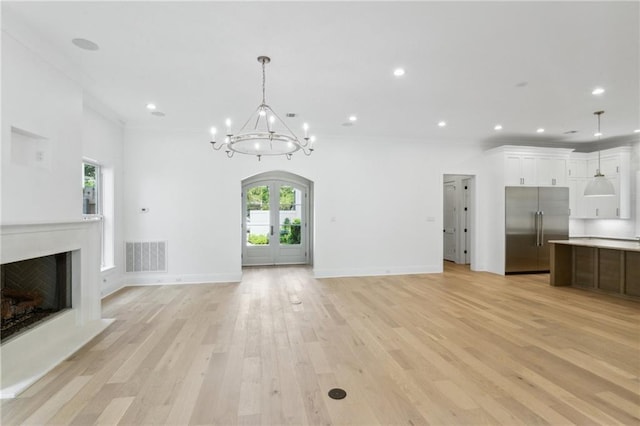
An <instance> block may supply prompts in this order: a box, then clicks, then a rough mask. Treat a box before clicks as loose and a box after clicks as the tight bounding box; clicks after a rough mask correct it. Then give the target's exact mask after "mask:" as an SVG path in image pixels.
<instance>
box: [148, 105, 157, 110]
mask: <svg viewBox="0 0 640 426" xmlns="http://www.w3.org/2000/svg"><path fill="white" fill-rule="evenodd" d="M147 109H148V110H149V111H153V110H154V109H156V104H147Z"/></svg>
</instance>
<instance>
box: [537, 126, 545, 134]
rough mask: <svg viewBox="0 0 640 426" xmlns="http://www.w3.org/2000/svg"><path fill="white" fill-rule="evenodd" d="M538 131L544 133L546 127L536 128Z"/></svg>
mask: <svg viewBox="0 0 640 426" xmlns="http://www.w3.org/2000/svg"><path fill="white" fill-rule="evenodd" d="M536 133H544V129H543V128H542V127H540V128H539V129H538V130H536Z"/></svg>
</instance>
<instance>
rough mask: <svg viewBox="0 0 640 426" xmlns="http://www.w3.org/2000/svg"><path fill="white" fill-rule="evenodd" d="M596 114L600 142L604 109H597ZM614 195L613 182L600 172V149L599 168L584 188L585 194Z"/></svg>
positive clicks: (590, 195)
mask: <svg viewBox="0 0 640 426" xmlns="http://www.w3.org/2000/svg"><path fill="white" fill-rule="evenodd" d="M594 114H595V115H597V116H598V133H596V135H597V136H598V142H600V136H602V133H601V132H600V116H601V115H602V114H604V111H596V112H594ZM614 195H616V191H615V189H614V188H613V184H612V183H611V181H609V179H607V178H606V177H604V174H602V173H601V172H600V150H598V168H597V169H596V174H595V176H594V177H593V180H591V181H590V182H589V183H588V184H587V186H586V188H585V189H584V196H585V197H611V196H614Z"/></svg>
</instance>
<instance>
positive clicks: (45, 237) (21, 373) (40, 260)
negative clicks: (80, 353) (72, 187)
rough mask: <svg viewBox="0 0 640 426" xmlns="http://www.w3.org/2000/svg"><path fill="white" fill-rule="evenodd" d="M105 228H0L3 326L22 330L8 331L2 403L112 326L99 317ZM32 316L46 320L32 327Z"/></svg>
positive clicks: (83, 224) (2, 353) (0, 376)
mask: <svg viewBox="0 0 640 426" xmlns="http://www.w3.org/2000/svg"><path fill="white" fill-rule="evenodd" d="M100 225H101V224H100V221H99V220H81V221H71V222H57V223H33V224H3V225H0V242H1V245H2V246H1V248H2V250H0V265H2V270H1V278H2V285H1V287H2V293H3V307H2V318H3V321H2V326H3V327H4V326H5V325H6V326H8V325H9V324H8V323H7V322H6V321H9V322H14V323H23V324H19V325H20V327H18V328H17V331H14V332H13V334H12V335H6V334H5V331H4V330H3V331H2V337H1V338H2V342H1V344H0V358H1V359H2V362H1V363H0V398H13V397H15V396H17V395H18V394H19V393H20V392H22V391H24V390H25V389H26V388H27V387H29V386H30V385H31V384H33V383H34V382H35V381H36V380H38V379H39V378H40V377H42V376H43V375H44V374H46V373H47V372H48V371H50V370H51V369H52V368H54V367H55V366H56V365H57V364H59V363H60V362H62V361H64V360H65V359H66V358H67V357H69V356H70V355H71V354H73V353H74V352H75V351H77V350H78V349H79V348H81V347H82V346H83V345H85V344H86V343H87V342H89V341H90V340H91V339H92V338H94V337H95V336H96V335H98V334H99V333H100V332H102V331H103V330H104V329H105V328H106V327H107V326H108V325H109V324H111V323H112V322H113V320H108V319H103V318H101V317H102V312H101V305H100V235H101V234H100ZM36 258H37V260H34V259H36ZM34 262H35V263H34ZM27 278H29V279H27ZM34 281H35V282H40V283H39V284H38V285H36V286H33V285H32V284H33V282H34ZM34 314H38V315H39V314H46V316H45V315H43V316H44V318H43V319H42V318H36V319H35V320H33V322H31V321H32V319H31V318H29V316H31V317H33V316H34ZM38 315H35V316H38ZM25 318H26V319H25ZM41 319H42V320H41ZM5 320H6V321H5ZM24 323H27V324H24Z"/></svg>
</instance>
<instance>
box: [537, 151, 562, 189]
mask: <svg viewBox="0 0 640 426" xmlns="http://www.w3.org/2000/svg"><path fill="white" fill-rule="evenodd" d="M536 182H537V185H538V186H567V160H565V159H564V158H553V157H540V158H537V159H536Z"/></svg>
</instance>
